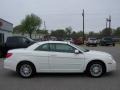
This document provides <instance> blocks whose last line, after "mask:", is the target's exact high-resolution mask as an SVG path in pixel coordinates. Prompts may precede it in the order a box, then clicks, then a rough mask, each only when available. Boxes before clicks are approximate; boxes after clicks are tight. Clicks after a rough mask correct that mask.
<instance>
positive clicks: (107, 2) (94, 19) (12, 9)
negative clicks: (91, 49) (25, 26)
mask: <svg viewBox="0 0 120 90" xmlns="http://www.w3.org/2000/svg"><path fill="white" fill-rule="evenodd" d="M83 8H84V9H85V30H86V32H88V31H95V32H98V31H100V30H102V29H103V28H105V19H106V18H107V17H108V16H109V15H111V16H112V27H113V28H116V27H118V26H120V0H0V18H3V19H5V20H7V21H9V22H11V23H13V24H14V26H15V25H18V24H20V22H21V20H22V19H23V18H25V15H27V14H31V13H34V14H36V15H38V16H39V17H41V18H42V20H43V21H45V22H46V26H47V29H49V30H54V29H57V28H65V27H68V26H71V27H72V28H73V29H74V30H75V31H79V30H82V15H81V14H82V9H83Z"/></svg>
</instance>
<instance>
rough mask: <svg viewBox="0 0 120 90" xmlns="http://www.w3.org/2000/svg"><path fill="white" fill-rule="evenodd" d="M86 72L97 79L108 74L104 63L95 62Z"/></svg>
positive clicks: (89, 65)
mask: <svg viewBox="0 0 120 90" xmlns="http://www.w3.org/2000/svg"><path fill="white" fill-rule="evenodd" d="M86 72H87V74H88V75H89V76H91V77H94V78H97V77H101V76H102V75H103V74H104V73H105V72H106V68H105V65H104V63H102V62H99V61H95V62H92V63H90V64H88V67H87V70H86Z"/></svg>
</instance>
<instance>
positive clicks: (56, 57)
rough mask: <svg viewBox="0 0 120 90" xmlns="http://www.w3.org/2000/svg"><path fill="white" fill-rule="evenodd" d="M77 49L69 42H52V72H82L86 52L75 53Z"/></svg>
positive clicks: (50, 58)
mask: <svg viewBox="0 0 120 90" xmlns="http://www.w3.org/2000/svg"><path fill="white" fill-rule="evenodd" d="M75 50H76V49H75V48H74V47H72V46H70V45H68V44H61V43H56V44H55V43H51V44H50V52H49V63H50V68H51V72H82V71H83V66H84V54H82V53H79V54H75V53H74V51H75Z"/></svg>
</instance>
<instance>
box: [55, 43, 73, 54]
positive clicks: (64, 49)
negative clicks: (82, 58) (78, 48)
mask: <svg viewBox="0 0 120 90" xmlns="http://www.w3.org/2000/svg"><path fill="white" fill-rule="evenodd" d="M74 50H75V49H74V48H73V47H72V46H70V45H68V44H56V51H57V52H67V53H74Z"/></svg>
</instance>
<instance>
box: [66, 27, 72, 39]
mask: <svg viewBox="0 0 120 90" xmlns="http://www.w3.org/2000/svg"><path fill="white" fill-rule="evenodd" d="M65 32H66V35H67V38H70V37H71V33H72V27H67V28H65Z"/></svg>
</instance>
